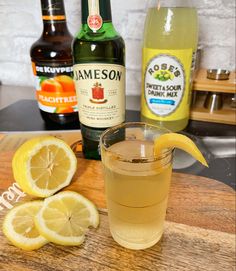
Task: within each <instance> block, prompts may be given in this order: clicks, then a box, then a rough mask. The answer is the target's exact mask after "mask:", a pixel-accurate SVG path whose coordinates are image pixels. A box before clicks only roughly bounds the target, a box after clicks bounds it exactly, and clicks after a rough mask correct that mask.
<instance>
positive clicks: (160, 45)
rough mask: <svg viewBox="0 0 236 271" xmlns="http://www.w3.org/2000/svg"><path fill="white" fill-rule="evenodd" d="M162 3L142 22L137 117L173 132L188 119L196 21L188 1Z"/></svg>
mask: <svg viewBox="0 0 236 271" xmlns="http://www.w3.org/2000/svg"><path fill="white" fill-rule="evenodd" d="M162 2H163V4H164V3H165V2H166V1H158V4H157V5H156V7H154V8H150V9H149V10H148V13H147V17H146V22H145V30H144V39H143V60H142V96H141V118H142V120H143V121H145V122H147V123H150V124H158V125H161V126H164V127H166V128H168V129H170V130H171V131H175V132H176V131H180V130H183V129H184V128H185V127H186V126H187V124H188V120H189V113H190V102H191V80H192V74H193V70H194V64H195V55H196V50H197V42H198V20H197V11H196V9H195V8H193V7H192V6H191V3H190V2H191V1H187V0H185V1H184V0H183V1H177V0H176V1H174V0H173V1H168V2H167V4H169V5H168V6H167V7H166V6H164V5H163V4H162ZM179 3H180V4H179Z"/></svg>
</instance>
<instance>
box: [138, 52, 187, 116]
mask: <svg viewBox="0 0 236 271" xmlns="http://www.w3.org/2000/svg"><path fill="white" fill-rule="evenodd" d="M143 63H144V67H143V68H144V72H143V74H144V78H143V93H142V114H143V115H144V116H146V117H147V118H150V119H156V120H160V119H162V120H163V118H165V119H166V120H170V121H171V120H176V119H182V118H184V117H187V116H188V113H189V112H188V108H189V84H188V83H187V82H189V77H190V67H191V63H192V49H187V50H157V49H148V48H144V52H143Z"/></svg>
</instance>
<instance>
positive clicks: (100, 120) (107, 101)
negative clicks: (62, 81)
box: [74, 63, 125, 128]
mask: <svg viewBox="0 0 236 271" xmlns="http://www.w3.org/2000/svg"><path fill="white" fill-rule="evenodd" d="M74 80H75V84H76V90H77V96H78V99H79V101H80V103H79V116H80V122H81V123H82V124H84V125H87V126H90V127H95V128H106V127H111V126H114V125H117V124H120V123H122V122H123V121H124V120H125V67H124V66H121V65H114V64H98V63H90V64H76V65H74Z"/></svg>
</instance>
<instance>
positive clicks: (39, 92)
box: [30, 0, 79, 125]
mask: <svg viewBox="0 0 236 271" xmlns="http://www.w3.org/2000/svg"><path fill="white" fill-rule="evenodd" d="M41 7H42V19H43V32H42V35H41V37H40V38H39V39H38V40H37V41H36V42H35V43H34V44H33V45H32V47H31V50H30V56H31V60H32V67H33V73H34V76H35V85H36V96H37V100H38V106H39V110H40V113H41V116H42V118H43V119H44V121H45V122H47V123H51V122H53V123H58V124H60V125H65V124H69V123H73V122H74V123H78V122H79V117H78V106H77V97H76V92H75V85H74V81H73V60H72V52H71V43H72V40H73V37H72V35H71V34H70V32H69V30H68V28H67V24H66V16H65V8H64V3H63V0H41Z"/></svg>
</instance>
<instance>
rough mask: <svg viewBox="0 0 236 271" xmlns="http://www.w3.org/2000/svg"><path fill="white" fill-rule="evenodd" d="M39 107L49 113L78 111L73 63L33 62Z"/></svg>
mask: <svg viewBox="0 0 236 271" xmlns="http://www.w3.org/2000/svg"><path fill="white" fill-rule="evenodd" d="M32 67H33V73H34V77H35V86H36V97H37V100H38V106H39V108H40V109H41V110H42V111H44V112H48V113H57V114H62V113H63V114H64V113H73V112H77V111H78V106H77V97H76V91H75V84H74V81H73V67H72V65H64V66H62V65H57V64H54V65H52V64H45V63H36V62H32Z"/></svg>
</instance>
